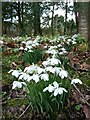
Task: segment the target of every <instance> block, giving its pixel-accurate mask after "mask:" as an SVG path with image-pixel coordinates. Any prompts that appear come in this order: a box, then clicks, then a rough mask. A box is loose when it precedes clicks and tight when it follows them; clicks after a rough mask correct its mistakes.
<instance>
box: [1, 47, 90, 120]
mask: <svg viewBox="0 0 90 120" xmlns="http://www.w3.org/2000/svg"><path fill="white" fill-rule="evenodd" d="M9 48H10V46H9ZM11 49H12V51H10V50H6V51H4V52H2V53H0V54H1V55H2V82H1V84H0V89H1V87H2V112H3V115H2V120H26V119H27V120H49V116H48V114H46V113H43V114H37V113H35V112H32V110H31V108H30V107H28V103H29V101H28V99H27V98H26V96H25V95H24V92H23V91H21V90H18V91H12V90H11V86H12V82H13V81H12V77H11V75H9V74H7V73H8V71H9V70H10V69H11V68H12V65H13V62H14V63H16V64H17V65H18V66H22V61H21V60H20V58H19V57H18V56H19V52H17V49H16V47H15V46H14V47H13V46H11ZM71 52H74V57H73V61H70V66H69V69H70V70H71V75H72V74H78V75H79V77H80V79H82V81H83V83H84V86H82V87H79V88H76V87H75V88H74V89H73V91H72V95H71V97H70V98H68V106H67V108H66V110H65V111H63V113H60V114H58V116H57V120H86V119H88V120H90V53H89V52H87V51H81V50H75V51H71ZM70 57H71V56H70V54H69V56H68V58H69V59H70ZM76 60H77V61H79V64H78V62H75V61H76ZM22 67H23V66H22ZM27 107H28V108H27ZM23 112H25V113H23ZM22 113H23V115H22V116H20V115H21V114H22Z"/></svg>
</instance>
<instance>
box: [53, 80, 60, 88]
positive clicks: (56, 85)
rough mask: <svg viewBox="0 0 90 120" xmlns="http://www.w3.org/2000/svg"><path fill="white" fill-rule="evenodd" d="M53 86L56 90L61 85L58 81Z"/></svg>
mask: <svg viewBox="0 0 90 120" xmlns="http://www.w3.org/2000/svg"><path fill="white" fill-rule="evenodd" d="M53 86H54V88H55V89H56V88H58V87H59V84H58V83H57V82H56V81H54V82H53Z"/></svg>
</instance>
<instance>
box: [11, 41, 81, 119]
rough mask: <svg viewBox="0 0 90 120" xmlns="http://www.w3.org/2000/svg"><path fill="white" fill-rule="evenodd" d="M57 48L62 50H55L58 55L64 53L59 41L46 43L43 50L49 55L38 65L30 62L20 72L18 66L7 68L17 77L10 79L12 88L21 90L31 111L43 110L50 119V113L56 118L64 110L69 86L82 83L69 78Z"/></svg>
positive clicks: (39, 111) (51, 116) (51, 117)
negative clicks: (12, 80)
mask: <svg viewBox="0 0 90 120" xmlns="http://www.w3.org/2000/svg"><path fill="white" fill-rule="evenodd" d="M54 41H55V40H54ZM57 47H60V49H61V50H62V51H61V52H59V54H60V55H62V54H66V53H67V51H66V50H65V48H63V47H62V45H61V44H58V45H57V46H49V47H48V50H46V51H45V52H46V53H48V54H50V57H48V58H47V59H46V60H45V61H42V64H41V65H40V66H39V65H37V64H32V65H30V66H28V67H25V69H24V70H23V71H22V70H21V69H19V70H13V69H12V70H10V71H9V73H11V74H12V76H13V77H15V78H16V79H17V80H16V81H14V82H13V85H12V89H13V90H14V89H18V88H19V89H23V90H24V91H25V93H26V95H27V98H28V99H29V102H30V106H31V108H32V110H33V111H36V112H37V113H43V112H46V113H48V114H49V115H50V119H55V118H53V116H54V117H56V115H57V114H58V113H59V112H62V111H63V110H64V108H65V105H66V103H67V98H68V97H69V95H70V93H71V89H72V85H73V84H77V83H79V84H82V82H81V80H79V79H78V78H73V79H71V78H70V76H69V73H68V72H67V71H66V70H65V68H64V66H63V65H62V62H61V61H60V60H59V59H58V58H57V57H56V55H57V53H58V49H57ZM61 47H62V48H61ZM45 48H47V47H45Z"/></svg>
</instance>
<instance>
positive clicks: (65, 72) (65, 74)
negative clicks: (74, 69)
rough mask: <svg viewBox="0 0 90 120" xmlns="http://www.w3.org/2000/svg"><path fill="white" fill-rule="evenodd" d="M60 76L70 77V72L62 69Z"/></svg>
mask: <svg viewBox="0 0 90 120" xmlns="http://www.w3.org/2000/svg"><path fill="white" fill-rule="evenodd" d="M59 76H60V77H61V78H62V79H63V78H64V77H68V72H67V71H66V70H61V71H60V73H59Z"/></svg>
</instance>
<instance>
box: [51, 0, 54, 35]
mask: <svg viewBox="0 0 90 120" xmlns="http://www.w3.org/2000/svg"><path fill="white" fill-rule="evenodd" d="M52 6H53V9H52V21H51V29H52V36H53V35H54V20H53V19H54V3H53V2H52Z"/></svg>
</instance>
